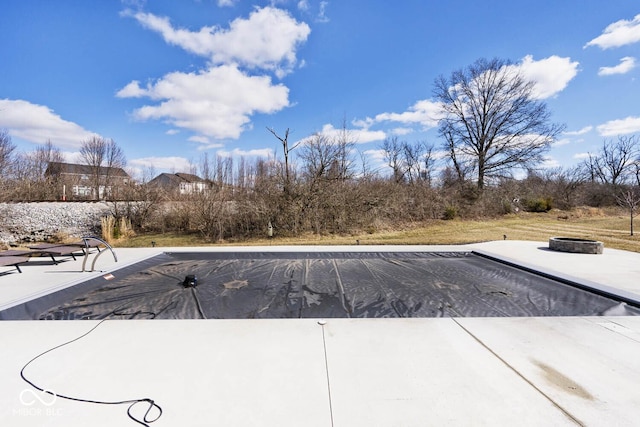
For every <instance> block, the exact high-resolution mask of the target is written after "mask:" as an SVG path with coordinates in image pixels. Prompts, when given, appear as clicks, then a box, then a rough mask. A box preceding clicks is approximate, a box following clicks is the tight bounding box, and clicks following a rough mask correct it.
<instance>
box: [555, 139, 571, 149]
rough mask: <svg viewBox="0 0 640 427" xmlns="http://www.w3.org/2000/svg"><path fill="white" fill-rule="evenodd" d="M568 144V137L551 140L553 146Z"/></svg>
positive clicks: (569, 142)
mask: <svg viewBox="0 0 640 427" xmlns="http://www.w3.org/2000/svg"><path fill="white" fill-rule="evenodd" d="M568 144H571V140H570V139H569V138H563V139H556V140H555V141H554V142H553V146H554V147H560V146H562V145H568Z"/></svg>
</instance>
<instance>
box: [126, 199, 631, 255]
mask: <svg viewBox="0 0 640 427" xmlns="http://www.w3.org/2000/svg"><path fill="white" fill-rule="evenodd" d="M638 234H640V230H639V231H638ZM504 236H507V239H509V240H532V241H539V242H547V241H548V240H549V238H550V237H554V236H558V237H575V238H582V239H591V240H599V241H601V242H604V244H605V248H615V249H624V250H628V251H633V252H640V235H634V236H631V235H630V221H629V215H628V214H625V212H624V211H621V210H611V211H604V210H601V209H592V208H583V209H577V210H573V211H570V212H563V211H551V212H548V213H526V212H523V213H518V214H512V215H506V216H503V217H501V218H496V219H486V220H451V221H444V220H437V221H432V222H429V223H428V224H425V223H421V224H411V225H409V226H407V227H405V228H404V229H402V230H393V231H380V232H374V233H363V234H357V235H348V236H317V235H306V236H301V237H297V238H284V237H282V238H281V237H278V236H277V233H276V236H275V237H274V238H273V239H272V240H268V239H267V238H266V237H265V238H263V239H252V240H246V241H235V242H216V243H212V242H207V241H204V240H203V239H201V238H200V237H199V235H197V234H188V235H178V234H172V233H165V234H145V235H138V236H134V237H131V238H128V239H126V240H120V241H118V242H115V244H114V246H117V247H148V246H151V245H152V242H155V245H156V246H206V245H213V244H215V245H249V246H251V245H353V244H356V243H357V241H359V243H360V244H361V245H445V244H446V245H456V244H465V243H476V242H486V241H491V240H502V239H503V238H504Z"/></svg>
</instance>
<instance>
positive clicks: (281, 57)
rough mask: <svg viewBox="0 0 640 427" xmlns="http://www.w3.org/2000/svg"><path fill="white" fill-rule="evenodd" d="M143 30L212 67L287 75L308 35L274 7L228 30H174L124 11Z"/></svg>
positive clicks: (303, 25)
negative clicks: (234, 66) (256, 70)
mask: <svg viewBox="0 0 640 427" xmlns="http://www.w3.org/2000/svg"><path fill="white" fill-rule="evenodd" d="M124 15H128V16H133V17H134V18H135V19H136V20H137V21H138V22H139V23H140V24H142V25H143V26H144V27H145V28H148V29H150V30H152V31H156V32H158V33H160V34H161V35H162V37H163V38H164V40H165V41H166V42H167V43H169V44H173V45H176V46H179V47H181V48H183V49H185V50H186V51H188V52H191V53H194V54H196V55H200V56H203V57H207V58H209V59H210V61H211V62H212V63H213V64H239V65H241V66H245V67H248V68H250V69H255V68H259V69H264V70H270V71H273V72H275V74H276V75H277V76H278V77H283V76H284V75H286V74H288V73H290V72H291V71H292V70H293V68H294V67H295V65H296V62H297V59H296V51H297V48H298V46H299V45H301V44H302V43H304V42H305V41H306V40H307V37H308V36H309V33H310V32H311V29H310V28H309V26H308V25H307V24H306V23H304V22H298V21H296V20H295V19H294V18H293V17H292V16H291V15H289V13H288V12H286V11H284V10H281V9H276V8H274V7H264V8H257V9H255V10H254V11H253V12H252V13H251V14H250V15H249V18H248V19H244V18H237V19H235V20H233V21H232V22H231V23H230V24H229V28H228V29H222V28H219V27H202V28H201V29H200V30H199V31H190V30H187V29H182V28H174V27H173V26H172V25H171V22H170V21H169V18H166V17H159V16H156V15H153V14H151V13H144V12H135V13H134V12H131V11H125V12H124Z"/></svg>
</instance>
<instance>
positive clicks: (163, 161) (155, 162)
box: [128, 156, 191, 172]
mask: <svg viewBox="0 0 640 427" xmlns="http://www.w3.org/2000/svg"><path fill="white" fill-rule="evenodd" d="M128 164H129V166H131V167H133V168H134V169H139V170H141V169H145V168H147V169H148V168H153V169H157V170H159V171H176V172H179V171H188V170H190V169H191V163H190V162H189V160H187V159H185V158H184V157H176V156H173V157H142V158H139V159H134V160H130V161H129V162H128Z"/></svg>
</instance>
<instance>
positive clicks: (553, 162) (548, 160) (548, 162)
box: [541, 156, 562, 169]
mask: <svg viewBox="0 0 640 427" xmlns="http://www.w3.org/2000/svg"><path fill="white" fill-rule="evenodd" d="M541 166H542V167H543V168H545V169H554V168H558V167H560V166H562V164H561V163H560V162H559V161H558V160H557V159H554V158H553V157H551V156H544V159H543V160H542V165H541Z"/></svg>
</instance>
